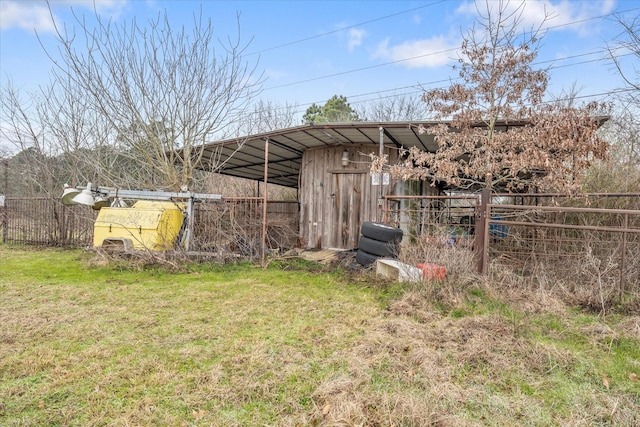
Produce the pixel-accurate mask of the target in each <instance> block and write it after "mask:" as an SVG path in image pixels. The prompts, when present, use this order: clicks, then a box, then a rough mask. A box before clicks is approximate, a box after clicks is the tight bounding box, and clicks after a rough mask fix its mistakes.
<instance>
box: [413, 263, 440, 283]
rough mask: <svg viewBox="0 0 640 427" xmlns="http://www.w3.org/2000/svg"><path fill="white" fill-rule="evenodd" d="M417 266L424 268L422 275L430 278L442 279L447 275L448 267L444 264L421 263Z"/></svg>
mask: <svg viewBox="0 0 640 427" xmlns="http://www.w3.org/2000/svg"><path fill="white" fill-rule="evenodd" d="M417 267H418V268H419V269H420V270H422V276H423V277H424V278H425V279H429V280H442V279H444V278H445V276H446V275H447V269H446V268H445V267H444V266H443V265H438V264H431V263H428V262H425V263H420V264H418V265H417Z"/></svg>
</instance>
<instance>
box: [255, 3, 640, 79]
mask: <svg viewBox="0 0 640 427" xmlns="http://www.w3.org/2000/svg"><path fill="white" fill-rule="evenodd" d="M436 3H439V2H436ZM436 3H432V4H429V5H425V6H421V7H427V6H431V5H433V4H436ZM416 9H419V8H416ZM412 10H413V9H412ZM637 10H640V7H637V8H633V9H627V10H624V11H618V12H612V13H609V14H605V15H600V16H594V17H591V18H584V19H580V20H576V21H571V22H566V23H564V24H558V25H555V26H548V27H545V28H541V30H542V31H546V30H549V29H557V28H562V27H568V26H572V25H576V24H581V23H584V22H588V21H593V20H596V19H604V18H607V17H610V16H614V15H617V14H624V13H629V12H633V11H637ZM401 13H406V11H405V12H399V13H397V14H395V15H399V14H401ZM395 15H388V16H386V17H383V18H378V19H376V20H380V19H386V18H387V17H390V16H395ZM376 20H372V21H367V22H374V21H376ZM357 25H359V24H357ZM352 27H353V26H352ZM352 27H348V28H352ZM336 31H340V30H336ZM336 31H334V32H336ZM307 39H309V38H307ZM304 40H306V39H302V40H298V41H295V42H291V43H289V44H295V43H298V42H301V41H304ZM289 44H285V45H289ZM281 46H284V45H281ZM277 47H279V46H277ZM277 47H276V48H277ZM267 50H271V48H269V49H267ZM456 50H458V48H451V49H445V50H440V51H437V52H429V53H426V54H423V55H416V56H412V57H409V58H403V59H399V60H395V61H389V62H384V63H381V64H375V65H371V66H367V67H361V68H356V69H351V70H345V71H341V72H338V73H332V74H326V75H322V76H317V77H310V78H308V79H304V80H298V81H294V82H290V83H284V84H281V85H277V86H270V87H267V88H265V89H264V91H268V90H272V89H281V88H284V87H289V86H294V85H298V84H303V83H309V82H313V81H318V80H324V79H328V78H332V77H338V76H343V75H346V74H352V73H356V72H361V71H367V70H371V69H375V68H380V67H385V66H388V65H394V64H399V63H402V62H407V61H412V60H415V59H420V58H425V57H428V56H434V55H441V54H443V53H450V52H455V51H456Z"/></svg>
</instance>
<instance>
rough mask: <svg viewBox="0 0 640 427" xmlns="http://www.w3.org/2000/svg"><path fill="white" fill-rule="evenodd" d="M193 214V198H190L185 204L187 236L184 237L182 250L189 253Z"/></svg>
mask: <svg viewBox="0 0 640 427" xmlns="http://www.w3.org/2000/svg"><path fill="white" fill-rule="evenodd" d="M194 214H195V209H194V204H193V197H190V198H189V201H188V203H187V231H186V233H187V235H186V236H185V240H184V250H185V251H186V252H189V251H190V250H191V238H192V236H193V223H194V218H193V216H194Z"/></svg>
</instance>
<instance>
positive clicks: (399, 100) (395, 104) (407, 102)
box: [357, 94, 427, 122]
mask: <svg viewBox="0 0 640 427" xmlns="http://www.w3.org/2000/svg"><path fill="white" fill-rule="evenodd" d="M357 111H358V115H359V116H360V117H364V120H366V121H372V122H386V121H411V120H423V119H424V118H425V116H426V114H427V109H426V106H425V104H424V102H422V99H421V97H420V96H412V95H407V94H398V95H391V96H385V97H380V98H378V99H377V100H375V101H373V102H370V103H368V104H365V105H363V106H362V107H360V108H358V110H357Z"/></svg>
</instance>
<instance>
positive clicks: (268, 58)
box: [0, 0, 640, 111]
mask: <svg viewBox="0 0 640 427" xmlns="http://www.w3.org/2000/svg"><path fill="white" fill-rule="evenodd" d="M519 3H520V2H517V3H516V4H519ZM50 4H51V8H52V12H53V15H54V19H55V21H56V23H57V25H59V26H62V25H66V26H67V27H69V28H70V27H71V26H74V25H76V24H75V20H74V18H73V15H72V13H71V10H73V11H74V13H75V14H76V15H78V16H83V15H84V16H85V17H86V18H87V22H88V23H89V25H92V23H93V19H92V14H93V2H92V1H79V0H52V1H51V2H50ZM200 8H202V11H203V15H204V16H205V17H206V18H211V19H212V22H213V25H214V27H215V29H216V34H217V36H218V37H219V38H222V39H225V38H227V37H228V36H235V35H236V34H237V25H236V24H237V21H236V15H237V14H240V36H241V37H242V39H243V40H245V41H246V42H249V41H251V43H250V45H249V48H248V50H247V53H249V56H248V58H249V59H251V60H258V61H259V62H258V69H259V70H261V71H264V75H265V77H266V81H265V83H264V92H263V93H262V95H261V97H262V98H263V99H265V100H269V101H273V102H276V103H280V104H283V103H285V102H286V103H289V104H296V105H298V106H300V108H301V109H302V111H304V109H306V107H308V106H309V105H310V104H311V103H318V104H323V103H324V102H325V101H326V100H327V99H329V98H330V97H331V96H333V95H335V94H339V95H344V96H346V97H347V98H348V100H349V101H350V102H351V103H352V104H353V105H357V104H360V103H366V102H367V101H371V100H375V99H378V98H379V97H383V96H388V95H392V94H399V93H403V94H405V93H406V94H419V93H420V90H419V87H420V86H422V87H425V88H431V87H439V86H443V85H445V84H446V81H447V80H448V79H450V78H455V77H456V75H455V72H454V71H453V70H452V69H451V65H452V64H453V63H454V61H453V59H454V58H455V55H456V49H457V48H458V47H459V45H460V40H461V34H462V32H465V31H466V30H467V29H468V28H470V26H471V25H472V24H473V22H474V20H475V18H476V14H475V8H474V7H473V3H470V2H468V1H437V0H429V1H399V0H396V1H376V0H369V1H366V2H365V1H329V0H325V1H188V0H187V1H160V0H147V1H145V0H104V1H96V9H97V11H98V13H99V14H100V15H102V16H104V17H109V18H111V19H112V20H113V21H115V22H122V21H128V20H130V19H132V18H133V17H135V18H136V20H137V21H138V23H144V22H147V21H148V20H150V19H153V18H156V17H157V16H158V13H159V12H162V11H164V10H166V11H167V13H168V16H169V17H170V19H171V21H172V25H176V26H181V25H185V26H187V27H188V26H189V25H190V22H192V20H193V15H194V13H195V14H199V11H200ZM544 10H547V11H548V12H550V13H551V14H552V16H553V17H552V18H551V19H550V20H549V21H547V23H546V26H547V27H551V28H550V29H549V31H548V34H547V35H546V37H545V38H544V40H543V45H542V47H541V50H540V56H539V60H538V61H539V62H540V64H541V66H544V67H547V66H550V67H551V70H550V73H551V87H550V91H551V93H553V94H559V93H560V92H561V91H562V90H563V89H565V90H566V89H569V88H570V87H571V86H572V85H574V84H575V85H576V87H577V88H579V89H580V95H582V96H585V97H586V96H588V95H596V94H602V93H607V92H610V91H612V90H615V89H617V88H620V87H621V86H622V85H623V82H622V80H621V79H620V78H619V77H618V76H617V73H616V72H615V71H614V70H613V67H612V65H611V63H610V62H609V61H607V60H605V58H606V53H605V48H606V47H607V46H608V45H612V44H613V43H615V40H616V38H617V37H619V35H620V28H619V26H618V25H617V24H616V21H615V16H614V14H616V13H619V14H620V13H621V14H623V15H626V16H627V17H633V16H637V15H638V14H640V1H631V0H628V1H623V0H618V1H614V0H607V1H595V0H587V1H553V0H549V1H527V2H526V7H525V14H524V17H525V21H526V24H536V23H539V22H540V17H541V16H542V14H543V11H544ZM52 29H53V26H52V21H51V17H50V15H49V11H48V9H47V7H46V3H45V2H44V1H43V0H37V1H36V0H33V1H31V0H0V76H1V77H0V79H1V82H2V85H3V86H4V85H6V84H7V82H8V81H9V80H11V81H12V82H13V83H14V84H15V86H17V87H19V88H22V89H23V90H34V89H35V88H37V85H38V84H45V83H46V82H47V81H48V78H49V77H48V73H49V69H50V68H51V66H50V63H49V59H48V58H47V56H46V55H45V53H44V52H43V48H42V46H41V45H40V42H39V41H38V38H37V37H36V33H35V32H36V31H37V32H38V34H39V35H40V39H41V40H42V43H43V44H44V46H45V47H46V48H47V49H49V50H50V51H52V52H55V48H56V44H55V39H54V36H53V33H52ZM621 54H622V52H621ZM627 58H629V57H627ZM628 65H629V66H633V65H634V64H628ZM636 65H637V64H636Z"/></svg>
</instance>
